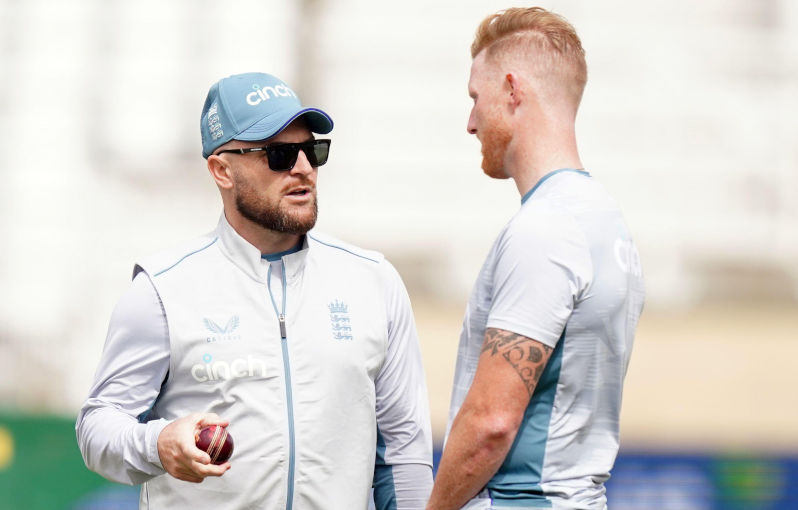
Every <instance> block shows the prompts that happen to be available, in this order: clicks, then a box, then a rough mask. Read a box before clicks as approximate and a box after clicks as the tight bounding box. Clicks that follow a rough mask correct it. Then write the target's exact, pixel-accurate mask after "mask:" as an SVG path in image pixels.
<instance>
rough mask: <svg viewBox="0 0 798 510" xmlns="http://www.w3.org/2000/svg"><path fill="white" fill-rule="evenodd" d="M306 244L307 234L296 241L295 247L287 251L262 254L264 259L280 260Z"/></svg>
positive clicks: (270, 260)
mask: <svg viewBox="0 0 798 510" xmlns="http://www.w3.org/2000/svg"><path fill="white" fill-rule="evenodd" d="M304 244H305V236H302V237H300V238H299V242H298V243H296V246H294V247H293V248H289V249H287V250H285V251H280V252H277V253H264V254H262V255H261V256H260V258H262V259H266V260H268V261H269V262H274V261H276V260H280V259H281V258H283V257H285V256H286V255H291V254H292V253H296V252H298V251H299V250H301V249H302V246H303V245H304Z"/></svg>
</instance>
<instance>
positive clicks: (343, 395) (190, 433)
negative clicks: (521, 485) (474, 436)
mask: <svg viewBox="0 0 798 510" xmlns="http://www.w3.org/2000/svg"><path fill="white" fill-rule="evenodd" d="M332 128H333V122H332V119H331V118H330V116H329V115H327V114H326V113H325V112H323V111H322V110H320V109H317V108H306V107H303V106H302V104H301V103H300V101H299V98H298V97H297V95H296V93H295V92H294V91H293V90H292V89H291V88H290V87H289V86H288V85H286V84H285V83H284V82H283V81H282V80H280V79H278V78H276V77H274V76H271V75H268V74H263V73H247V74H239V75H234V76H230V77H227V78H224V79H222V80H220V81H219V82H217V83H216V84H214V85H213V86H212V87H211V89H210V91H209V92H208V97H207V99H206V101H205V105H204V107H203V110H202V117H201V120H200V130H201V133H202V155H203V157H204V158H205V159H207V166H208V170H209V172H210V174H211V177H212V178H213V180H214V182H215V183H216V185H217V187H218V188H219V191H220V193H221V196H222V204H223V214H222V215H221V217H220V220H219V224H218V225H217V227H216V229H215V230H214V231H213V232H211V233H209V234H207V235H205V236H203V237H200V238H198V239H195V240H193V241H191V242H189V243H186V244H184V245H183V246H181V247H179V248H177V249H174V250H169V251H165V252H163V253H160V254H157V255H155V256H152V257H150V258H147V259H145V260H142V261H140V262H139V263H138V264H136V266H135V268H134V275H133V283H132V286H131V287H130V288H129V289H128V291H127V292H126V293H125V294H124V295H123V297H122V298H121V299H120V301H119V303H118V304H117V307H116V309H115V310H114V314H113V316H112V317H111V323H110V327H109V330H108V336H107V339H106V343H105V348H104V350H103V355H102V359H101V361H100V365H99V368H98V370H97V373H96V377H95V382H94V385H93V387H92V389H91V391H90V394H89V397H88V399H87V400H86V402H85V404H84V406H83V408H82V409H81V411H80V414H79V416H78V420H77V424H76V430H77V436H78V443H79V446H80V449H81V452H82V454H83V458H84V460H85V462H86V465H87V466H88V467H89V468H90V469H92V470H94V471H96V472H98V473H100V474H101V475H103V476H105V477H106V478H108V479H110V480H114V481H117V482H121V483H127V484H142V489H141V498H140V507H141V508H188V507H190V506H193V507H202V508H212V507H214V506H215V507H219V508H258V509H260V508H263V509H277V508H279V509H292V508H296V509H302V510H304V509H337V508H340V509H353V508H355V509H356V508H361V509H365V508H367V507H368V504H369V490H370V488H371V487H372V484H373V487H374V501H375V503H376V505H377V507H378V508H396V509H420V508H423V507H424V505H425V503H426V500H427V498H428V496H429V492H430V490H431V486H432V472H431V466H432V454H431V451H432V444H431V434H430V423H429V409H428V403H427V393H426V384H425V381H424V373H423V369H422V365H421V355H420V350H419V346H418V338H417V334H416V328H415V324H414V321H413V315H412V310H411V308H410V302H409V299H408V296H407V292H406V290H405V287H404V285H403V283H402V280H401V278H400V277H399V275H398V273H397V272H396V270H395V269H394V268H393V266H392V265H391V264H390V263H389V262H388V261H387V260H385V258H384V257H383V256H382V255H381V254H379V253H376V252H372V251H366V250H362V249H360V248H357V247H354V246H351V245H348V244H345V243H343V242H341V241H338V240H336V239H333V238H331V237H329V236H326V235H323V234H321V233H318V232H316V231H314V230H312V229H313V226H314V225H315V223H316V217H317V214H318V207H317V199H316V179H317V174H318V168H319V167H320V166H322V165H324V164H325V163H326V162H327V156H328V154H329V149H330V140H329V139H316V138H315V137H314V133H318V134H322V135H324V134H327V133H329V132H330V131H331V130H332ZM209 425H218V426H225V427H227V430H228V432H229V434H230V435H231V436H232V437H234V438H235V449H234V453H233V456H232V458H231V459H230V460H229V461H227V462H224V463H223V464H220V465H216V464H214V463H212V462H211V458H210V457H209V456H208V454H207V453H205V452H204V451H202V450H200V449H199V448H197V447H196V446H195V438H196V436H197V434H198V432H199V431H200V429H202V428H203V427H206V426H209ZM228 471H229V472H228ZM186 482H195V483H186ZM198 482H202V483H201V484H199V483H198Z"/></svg>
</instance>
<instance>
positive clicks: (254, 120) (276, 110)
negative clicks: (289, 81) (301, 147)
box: [200, 73, 333, 159]
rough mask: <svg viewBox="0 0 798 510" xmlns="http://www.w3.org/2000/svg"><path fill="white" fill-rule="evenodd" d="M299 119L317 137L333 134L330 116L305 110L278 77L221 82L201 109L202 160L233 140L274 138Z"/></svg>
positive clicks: (250, 75) (238, 76)
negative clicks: (317, 135)
mask: <svg viewBox="0 0 798 510" xmlns="http://www.w3.org/2000/svg"><path fill="white" fill-rule="evenodd" d="M299 117H303V118H304V120H305V122H307V125H308V128H309V129H310V130H311V131H312V132H314V133H319V134H327V133H329V132H330V131H332V128H333V121H332V119H331V118H330V116H329V115H327V114H326V113H324V112H323V111H321V110H319V109H318V108H305V107H303V106H302V104H301V103H300V102H299V97H298V96H297V95H296V93H295V92H294V91H293V90H291V88H290V87H289V86H288V85H286V84H285V82H284V81H283V80H281V79H279V78H277V77H276V76H272V75H270V74H266V73H244V74H234V75H232V76H228V77H227V78H222V79H221V80H219V81H218V82H216V83H214V84H213V86H212V87H211V89H210V90H209V91H208V97H207V98H205V106H203V107H202V118H201V119H200V133H201V134H202V157H203V158H205V159H208V156H210V155H211V154H213V151H215V150H216V149H218V148H219V147H221V146H222V145H224V144H226V143H227V142H229V141H230V140H244V141H248V142H254V141H257V140H265V139H267V138H271V137H272V136H274V135H276V134H278V133H279V132H280V131H282V130H283V129H285V128H286V127H287V126H288V125H289V124H291V123H292V122H293V121H294V120H296V119H297V118H299Z"/></svg>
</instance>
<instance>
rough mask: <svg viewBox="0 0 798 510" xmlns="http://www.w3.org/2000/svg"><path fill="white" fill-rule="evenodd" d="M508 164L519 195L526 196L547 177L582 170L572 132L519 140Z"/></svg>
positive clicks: (508, 170)
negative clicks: (555, 172)
mask: <svg viewBox="0 0 798 510" xmlns="http://www.w3.org/2000/svg"><path fill="white" fill-rule="evenodd" d="M519 142H520V143H519V144H518V146H517V148H516V150H515V151H513V153H512V155H511V157H509V158H508V161H507V174H508V175H509V176H510V177H512V179H513V180H514V181H515V185H516V187H517V188H518V193H519V194H520V195H521V196H524V195H526V194H527V193H528V192H529V190H531V189H532V188H533V187H534V186H535V184H537V183H538V181H540V179H542V178H543V177H544V176H546V175H547V174H549V173H550V172H553V171H555V170H559V169H560V168H574V169H581V168H583V166H582V161H581V160H580V159H579V152H578V151H577V148H576V137H575V135H574V134H573V132H570V133H565V135H562V134H560V135H558V136H539V135H535V136H531V137H527V138H526V139H523V138H522V139H521V140H519Z"/></svg>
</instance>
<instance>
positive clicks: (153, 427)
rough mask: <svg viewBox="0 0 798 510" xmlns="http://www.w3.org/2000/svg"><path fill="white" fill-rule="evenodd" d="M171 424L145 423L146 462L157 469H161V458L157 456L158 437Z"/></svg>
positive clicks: (163, 422) (169, 421)
mask: <svg viewBox="0 0 798 510" xmlns="http://www.w3.org/2000/svg"><path fill="white" fill-rule="evenodd" d="M170 423H172V421H171V420H164V419H160V420H152V421H149V422H147V433H146V438H145V441H146V442H147V443H146V445H147V462H150V463H152V464H154V465H156V466H158V467H159V468H161V469H163V465H162V464H161V456H160V455H158V436H159V435H160V434H161V431H162V430H163V429H164V427H166V426H167V425H169V424H170Z"/></svg>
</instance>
